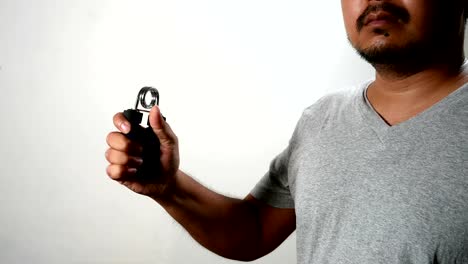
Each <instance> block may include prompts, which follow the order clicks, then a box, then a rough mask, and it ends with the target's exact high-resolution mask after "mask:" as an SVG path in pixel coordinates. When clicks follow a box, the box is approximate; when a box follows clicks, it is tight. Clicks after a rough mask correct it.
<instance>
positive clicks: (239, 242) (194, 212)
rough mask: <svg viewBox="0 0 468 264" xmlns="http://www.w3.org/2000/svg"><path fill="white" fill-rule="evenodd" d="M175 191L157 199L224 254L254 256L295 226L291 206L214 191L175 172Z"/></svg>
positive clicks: (265, 251)
mask: <svg viewBox="0 0 468 264" xmlns="http://www.w3.org/2000/svg"><path fill="white" fill-rule="evenodd" d="M177 178H178V180H177V181H176V182H178V185H179V187H178V189H179V190H178V191H176V192H175V193H174V194H173V195H172V196H171V198H170V199H169V200H158V199H155V200H156V201H158V202H159V203H160V204H161V205H162V206H163V207H164V209H166V211H167V212H168V213H169V214H170V215H171V216H172V217H173V218H174V219H175V220H176V221H178V222H179V223H180V224H181V225H182V226H183V227H184V228H185V229H186V230H187V231H188V232H189V233H190V235H191V236H192V237H193V238H194V239H195V240H196V241H198V242H199V243H200V244H201V245H203V246H204V247H205V248H207V249H209V250H211V251H213V252H215V253H216V254H218V255H221V256H223V257H226V258H231V259H236V260H244V261H248V260H254V259H257V258H260V257H262V256H264V255H266V254H268V253H269V252H271V251H272V250H274V249H275V248H276V247H278V246H279V245H280V244H281V243H282V242H283V241H284V240H285V239H286V238H287V237H288V236H289V235H290V234H291V233H292V232H293V231H294V230H295V228H296V222H295V213H294V209H279V208H274V207H271V206H268V205H266V204H264V203H262V202H260V201H258V200H256V199H255V198H254V197H252V196H251V195H248V196H247V197H246V198H245V199H244V200H240V199H234V198H230V197H226V196H223V195H220V194H218V193H215V192H213V191H211V190H209V189H207V188H205V187H204V186H202V185H201V184H199V183H198V182H196V181H195V180H194V179H192V178H191V177H189V176H187V175H185V174H184V173H183V172H179V173H178V175H177Z"/></svg>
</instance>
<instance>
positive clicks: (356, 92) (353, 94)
mask: <svg viewBox="0 0 468 264" xmlns="http://www.w3.org/2000/svg"><path fill="white" fill-rule="evenodd" d="M370 83H371V80H368V81H365V82H363V83H361V84H358V85H353V86H346V87H342V88H340V89H337V90H334V91H332V92H328V93H326V94H324V95H323V96H322V97H320V98H319V99H318V100H317V101H316V102H315V103H313V104H312V105H310V106H309V107H307V108H306V109H305V110H304V112H303V113H302V118H301V119H310V118H324V117H326V116H329V115H330V114H333V113H338V112H341V111H348V110H349V108H350V107H351V108H353V107H355V104H356V103H357V102H358V100H364V97H363V96H364V95H363V92H364V90H365V89H366V88H367V86H368V85H369V84H370Z"/></svg>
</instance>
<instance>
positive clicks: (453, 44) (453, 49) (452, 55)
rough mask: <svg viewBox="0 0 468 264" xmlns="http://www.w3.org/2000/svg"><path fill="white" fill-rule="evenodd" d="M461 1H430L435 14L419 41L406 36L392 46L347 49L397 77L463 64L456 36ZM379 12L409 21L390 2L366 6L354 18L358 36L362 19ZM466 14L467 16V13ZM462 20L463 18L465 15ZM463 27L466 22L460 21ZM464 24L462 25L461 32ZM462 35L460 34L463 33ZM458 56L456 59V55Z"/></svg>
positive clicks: (459, 39)
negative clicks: (359, 14) (454, 63)
mask: <svg viewBox="0 0 468 264" xmlns="http://www.w3.org/2000/svg"><path fill="white" fill-rule="evenodd" d="M464 1H465V0H460V1H458V2H457V1H454V2H452V1H450V2H448V3H447V2H439V1H435V0H434V1H433V4H434V10H438V12H436V13H434V14H433V15H432V19H431V21H430V22H429V21H428V24H427V27H428V28H430V30H428V32H426V33H425V34H424V35H421V36H419V37H417V36H415V35H412V34H409V33H408V35H407V36H406V37H405V40H404V41H400V42H399V43H398V44H397V43H392V41H391V40H390V39H389V41H388V42H387V41H382V42H377V43H373V44H372V45H371V46H369V47H366V48H362V47H361V46H360V45H359V44H358V43H355V44H353V43H352V42H351V40H350V39H349V38H348V39H349V40H350V43H351V45H352V46H353V48H354V49H355V50H356V52H357V53H358V54H359V55H360V56H361V58H363V59H364V60H366V61H367V62H369V63H370V64H371V65H372V66H373V67H374V68H375V69H376V70H385V71H387V72H393V73H394V74H397V75H405V76H407V75H411V74H414V73H416V72H419V71H422V70H424V69H426V68H429V67H431V66H434V65H440V64H444V63H447V62H449V63H450V61H451V62H452V63H453V62H454V61H455V60H458V61H457V62H456V63H460V61H461V62H463V59H464V58H463V39H464V37H463V34H460V32H459V31H460V20H459V19H460V18H461V14H462V13H460V12H461V11H460V10H462V8H461V6H460V5H461V4H462V2H463V3H466V2H464ZM376 10H383V11H386V12H388V13H390V14H392V15H393V17H395V18H397V19H399V20H400V21H402V23H403V24H407V23H409V22H410V21H411V17H410V15H409V13H408V12H407V11H406V10H404V9H402V8H399V7H397V6H394V5H393V4H392V3H390V2H388V3H387V2H382V3H380V4H378V5H375V6H369V7H368V8H367V9H366V10H365V11H364V12H363V14H361V16H360V17H359V18H358V20H357V23H356V26H357V31H358V32H359V33H360V32H361V31H362V29H363V27H364V22H365V18H366V16H367V15H368V14H370V13H371V12H374V11H376ZM467 13H468V12H467ZM465 18H466V15H465ZM464 22H465V24H466V20H465V21H464ZM465 24H463V29H464V26H465ZM463 32H464V30H463ZM374 33H375V34H377V35H382V36H384V37H390V38H391V33H389V32H387V31H386V30H381V29H375V30H374ZM460 52H461V53H462V55H461V56H462V57H460V55H459V53H460Z"/></svg>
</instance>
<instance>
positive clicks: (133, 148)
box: [106, 132, 143, 156]
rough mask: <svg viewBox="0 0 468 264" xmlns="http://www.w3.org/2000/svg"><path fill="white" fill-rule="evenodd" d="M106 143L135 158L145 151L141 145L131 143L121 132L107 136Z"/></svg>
mask: <svg viewBox="0 0 468 264" xmlns="http://www.w3.org/2000/svg"><path fill="white" fill-rule="evenodd" d="M106 141H107V145H109V147H111V148H113V149H115V150H118V151H122V152H126V153H128V154H131V155H134V156H138V155H139V154H141V153H142V151H143V148H142V146H141V145H140V144H139V143H137V142H134V141H131V140H130V139H128V138H127V137H126V136H125V135H123V134H122V133H119V132H111V133H109V134H108V135H107V138H106Z"/></svg>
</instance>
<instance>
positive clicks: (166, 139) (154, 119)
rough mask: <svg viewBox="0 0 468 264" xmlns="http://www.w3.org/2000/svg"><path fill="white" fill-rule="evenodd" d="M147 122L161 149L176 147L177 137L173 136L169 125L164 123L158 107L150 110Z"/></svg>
mask: <svg viewBox="0 0 468 264" xmlns="http://www.w3.org/2000/svg"><path fill="white" fill-rule="evenodd" d="M149 121H150V126H151V128H152V129H153V132H154V133H155V134H156V136H158V138H159V142H160V144H161V146H162V147H171V148H173V147H175V146H177V136H176V135H175V134H174V132H173V131H172V129H171V127H170V126H169V124H168V123H166V121H164V118H163V117H162V115H161V112H160V110H159V107H158V106H156V105H155V106H153V108H151V111H150V114H149Z"/></svg>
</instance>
